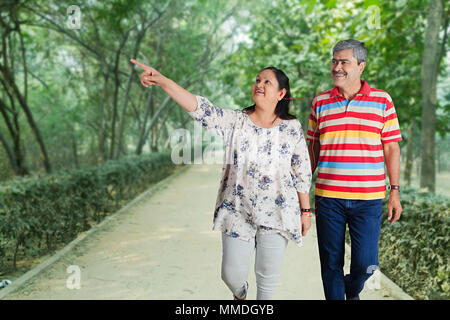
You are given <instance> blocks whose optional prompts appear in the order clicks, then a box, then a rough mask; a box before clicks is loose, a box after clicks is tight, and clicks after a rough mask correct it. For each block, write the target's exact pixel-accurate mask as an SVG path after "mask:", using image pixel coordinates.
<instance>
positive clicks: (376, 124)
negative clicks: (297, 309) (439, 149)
mask: <svg viewBox="0 0 450 320" xmlns="http://www.w3.org/2000/svg"><path fill="white" fill-rule="evenodd" d="M366 56H367V48H366V47H365V45H364V43H363V42H360V41H357V40H353V39H349V40H344V41H340V42H339V43H337V44H336V45H335V47H334V48H333V59H332V62H331V76H332V78H333V83H334V87H333V89H331V90H329V91H327V92H324V93H322V94H319V95H318V96H317V97H316V98H315V99H314V101H313V105H312V109H311V115H310V120H309V127H308V134H307V140H308V141H309V153H310V159H311V168H312V171H313V172H314V170H315V169H316V167H318V176H317V181H316V188H315V192H316V193H315V195H316V226H317V237H318V243H319V254H320V264H321V273H322V283H323V287H324V292H325V298H326V299H327V300H328V299H340V300H343V299H344V298H346V299H347V300H359V293H360V292H361V290H362V289H363V288H364V282H365V281H366V280H367V279H368V278H369V277H370V276H371V275H372V273H373V272H374V271H375V270H376V268H377V266H378V239H379V235H380V229H381V213H382V199H383V198H384V197H385V196H386V184H385V172H384V159H385V160H386V167H387V171H388V175H389V181H390V184H391V185H390V186H389V189H390V195H389V202H388V219H389V220H390V223H393V222H395V221H397V220H398V219H399V218H400V215H401V212H402V206H401V204H400V197H399V191H400V187H399V179H400V148H399V146H398V142H397V141H399V140H401V139H402V138H401V134H400V128H399V125H398V120H397V115H396V112H395V108H394V105H393V103H392V99H391V97H390V96H389V94H388V93H386V92H384V91H382V90H378V89H375V88H372V87H370V86H369V84H368V83H367V81H364V80H361V74H362V73H363V71H364V67H365V66H366ZM383 155H384V158H383ZM347 223H348V227H349V231H350V238H351V265H350V274H348V275H345V276H344V272H343V267H344V251H345V228H346V224H347Z"/></svg>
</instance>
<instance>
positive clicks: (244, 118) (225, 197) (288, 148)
mask: <svg viewBox="0 0 450 320" xmlns="http://www.w3.org/2000/svg"><path fill="white" fill-rule="evenodd" d="M197 102H198V107H197V109H196V110H195V111H193V112H188V114H189V115H190V116H191V117H192V118H193V119H194V120H196V121H198V122H199V123H200V124H201V125H202V127H203V128H205V129H206V130H208V131H210V132H212V133H215V134H217V135H219V136H220V137H222V139H223V141H224V144H225V150H224V151H225V152H224V165H223V168H222V178H221V181H220V187H219V193H218V196H217V201H216V207H215V211H214V227H213V230H220V231H222V232H225V233H226V234H228V235H230V236H232V237H238V238H240V239H242V240H247V241H248V240H250V239H252V238H254V237H255V235H256V233H257V232H259V233H275V232H277V233H280V234H281V235H283V236H284V237H285V238H287V239H288V240H292V241H294V242H295V244H297V245H298V246H302V230H301V219H300V205H299V199H298V194H297V192H302V193H309V189H310V186H311V178H312V175H311V166H310V162H309V154H308V149H307V146H306V142H305V138H304V136H303V130H302V126H301V124H300V122H299V121H298V120H297V119H293V120H282V122H281V123H280V124H279V125H278V126H274V127H272V128H261V127H258V126H256V125H255V124H254V123H253V122H252V121H251V119H250V118H249V116H248V115H247V113H246V112H244V111H243V110H231V109H222V108H219V107H216V106H214V105H213V104H211V102H210V101H209V100H208V99H206V98H204V97H201V96H197Z"/></svg>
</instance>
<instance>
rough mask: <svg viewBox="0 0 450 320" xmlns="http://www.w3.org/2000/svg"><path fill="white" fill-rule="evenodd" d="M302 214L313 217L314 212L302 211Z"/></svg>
mask: <svg viewBox="0 0 450 320" xmlns="http://www.w3.org/2000/svg"><path fill="white" fill-rule="evenodd" d="M301 215H302V216H307V217H312V214H311V213H310V212H302V214H301Z"/></svg>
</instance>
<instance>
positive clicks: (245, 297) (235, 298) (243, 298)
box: [233, 281, 248, 300]
mask: <svg viewBox="0 0 450 320" xmlns="http://www.w3.org/2000/svg"><path fill="white" fill-rule="evenodd" d="M245 283H246V284H247V291H248V282H247V281H245ZM233 298H234V300H245V299H247V292H246V293H245V296H244V297H242V298H238V297H236V296H235V295H233Z"/></svg>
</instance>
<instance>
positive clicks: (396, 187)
mask: <svg viewBox="0 0 450 320" xmlns="http://www.w3.org/2000/svg"><path fill="white" fill-rule="evenodd" d="M389 190H398V191H399V192H400V186H399V185H395V184H392V185H390V186H389Z"/></svg>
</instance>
